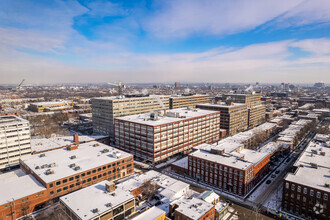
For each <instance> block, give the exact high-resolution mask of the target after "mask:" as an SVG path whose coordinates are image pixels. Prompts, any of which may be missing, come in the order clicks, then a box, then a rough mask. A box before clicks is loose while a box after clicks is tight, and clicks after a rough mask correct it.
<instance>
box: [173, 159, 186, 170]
mask: <svg viewBox="0 0 330 220" xmlns="http://www.w3.org/2000/svg"><path fill="white" fill-rule="evenodd" d="M172 164H173V165H176V166H178V167H182V168H184V169H188V157H184V158H182V159H180V160H177V161H175V162H173V163H172Z"/></svg>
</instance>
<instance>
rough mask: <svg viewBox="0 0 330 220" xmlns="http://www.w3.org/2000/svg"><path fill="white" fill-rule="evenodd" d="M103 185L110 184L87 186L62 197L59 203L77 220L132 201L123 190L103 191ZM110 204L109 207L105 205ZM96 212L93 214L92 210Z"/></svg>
mask: <svg viewBox="0 0 330 220" xmlns="http://www.w3.org/2000/svg"><path fill="white" fill-rule="evenodd" d="M105 184H110V182H109V181H108V180H104V181H102V182H99V183H96V184H94V185H91V186H88V187H86V188H84V189H81V190H78V191H76V192H73V193H70V194H68V195H65V196H62V197H61V198H60V200H61V202H62V203H64V204H65V205H66V206H67V207H69V208H70V209H71V210H72V211H73V212H74V213H75V214H76V215H77V216H78V217H79V218H81V219H91V218H94V217H96V216H99V215H102V213H104V212H106V211H108V210H111V209H113V208H115V207H116V206H118V205H120V204H123V203H125V202H128V201H129V200H132V199H134V196H133V195H132V194H131V193H129V192H127V191H124V190H121V189H119V188H117V189H116V190H115V191H114V193H113V192H111V193H109V192H107V191H106V190H105ZM109 203H111V206H110V207H107V206H106V205H107V204H109ZM96 208H97V209H98V212H96V213H93V212H92V210H93V209H96Z"/></svg>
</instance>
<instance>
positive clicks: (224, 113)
mask: <svg viewBox="0 0 330 220" xmlns="http://www.w3.org/2000/svg"><path fill="white" fill-rule="evenodd" d="M197 108H200V109H205V110H212V111H219V112H220V128H221V129H225V130H226V134H227V135H229V136H230V135H234V134H236V133H239V132H241V131H245V130H246V129H247V128H248V126H247V124H248V110H247V108H246V105H245V104H241V103H232V102H231V103H228V104H226V103H220V104H199V105H197Z"/></svg>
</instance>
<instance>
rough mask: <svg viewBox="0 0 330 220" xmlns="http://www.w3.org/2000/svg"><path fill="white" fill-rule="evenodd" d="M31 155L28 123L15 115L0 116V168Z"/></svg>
mask: <svg viewBox="0 0 330 220" xmlns="http://www.w3.org/2000/svg"><path fill="white" fill-rule="evenodd" d="M28 155H31V137H30V124H29V122H28V121H27V120H24V119H22V118H20V117H17V116H3V117H0V170H1V169H4V168H6V167H10V166H15V165H18V164H19V159H20V158H21V157H24V156H28Z"/></svg>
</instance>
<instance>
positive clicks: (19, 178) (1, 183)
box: [0, 169, 46, 205]
mask: <svg viewBox="0 0 330 220" xmlns="http://www.w3.org/2000/svg"><path fill="white" fill-rule="evenodd" d="M44 190H46V188H45V187H44V186H43V185H41V183H40V182H38V181H37V180H36V179H35V178H34V177H33V176H32V175H31V174H30V175H26V174H25V173H24V172H23V171H22V170H20V169H19V170H18V171H12V172H8V173H5V174H1V175H0V195H1V196H0V205H2V204H6V203H8V202H12V201H13V200H17V199H20V198H24V197H26V196H29V195H32V194H35V193H38V192H41V191H44Z"/></svg>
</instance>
